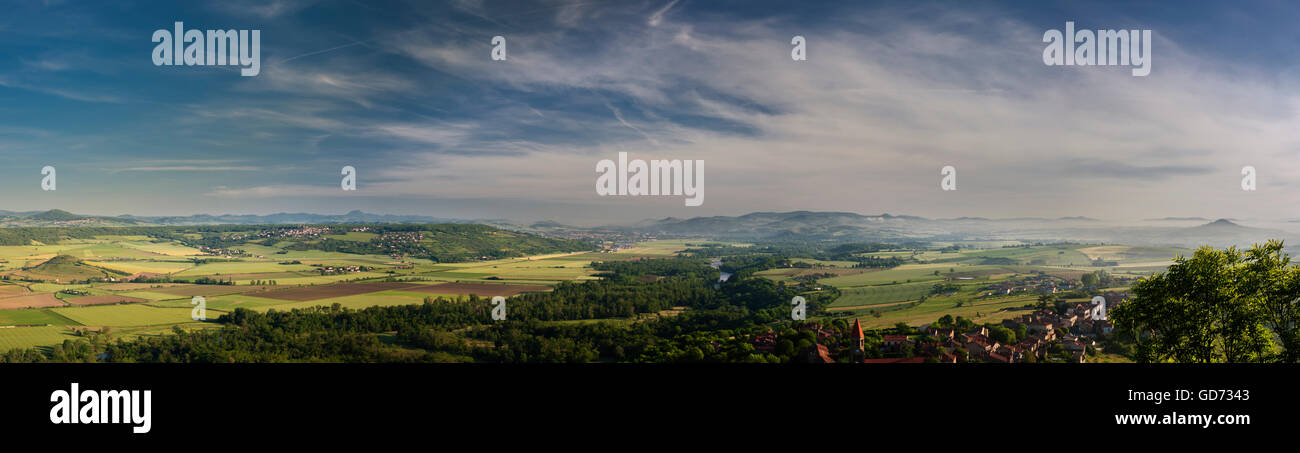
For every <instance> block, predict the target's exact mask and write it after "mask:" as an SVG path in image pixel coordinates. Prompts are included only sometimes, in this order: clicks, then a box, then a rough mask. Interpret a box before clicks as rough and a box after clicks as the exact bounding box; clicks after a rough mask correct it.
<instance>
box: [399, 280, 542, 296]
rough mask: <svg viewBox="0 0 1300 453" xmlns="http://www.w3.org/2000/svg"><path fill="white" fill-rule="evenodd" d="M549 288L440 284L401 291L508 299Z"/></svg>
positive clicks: (537, 286) (488, 284) (482, 284)
mask: <svg viewBox="0 0 1300 453" xmlns="http://www.w3.org/2000/svg"><path fill="white" fill-rule="evenodd" d="M550 289H551V287H549V286H542V285H498V284H491V283H440V284H437V285H427V286H416V287H409V288H405V289H402V291H410V292H420V293H430V294H454V295H470V294H475V295H478V296H482V297H495V296H503V297H510V296H514V295H516V294H522V293H530V292H541V291H548V290H550Z"/></svg>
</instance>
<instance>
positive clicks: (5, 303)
mask: <svg viewBox="0 0 1300 453" xmlns="http://www.w3.org/2000/svg"><path fill="white" fill-rule="evenodd" d="M64 305H65V304H64V303H63V301H60V300H59V299H57V298H55V297H54V295H53V294H49V293H46V294H33V295H30V296H17V297H6V298H4V299H0V310H12V309H16V308H44V307H62V306H64Z"/></svg>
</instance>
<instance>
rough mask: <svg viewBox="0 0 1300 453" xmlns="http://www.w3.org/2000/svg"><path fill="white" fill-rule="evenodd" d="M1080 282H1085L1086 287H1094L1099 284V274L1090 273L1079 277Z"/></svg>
mask: <svg viewBox="0 0 1300 453" xmlns="http://www.w3.org/2000/svg"><path fill="white" fill-rule="evenodd" d="M1079 282H1081V283H1083V287H1084V288H1094V287H1096V286H1097V274H1093V273H1088V274H1083V276H1082V277H1079Z"/></svg>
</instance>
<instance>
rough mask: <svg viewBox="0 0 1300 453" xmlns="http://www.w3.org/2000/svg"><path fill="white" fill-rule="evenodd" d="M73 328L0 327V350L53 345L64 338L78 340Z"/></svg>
mask: <svg viewBox="0 0 1300 453" xmlns="http://www.w3.org/2000/svg"><path fill="white" fill-rule="evenodd" d="M78 338H81V337H78V336H76V335H73V334H72V331H71V330H68V328H67V327H62V326H48V327H45V326H43V327H14V328H9V329H0V351H8V350H10V349H30V348H35V347H40V346H52V345H56V344H60V343H63V341H64V340H76V339H78Z"/></svg>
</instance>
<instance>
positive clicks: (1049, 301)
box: [1038, 294, 1056, 310]
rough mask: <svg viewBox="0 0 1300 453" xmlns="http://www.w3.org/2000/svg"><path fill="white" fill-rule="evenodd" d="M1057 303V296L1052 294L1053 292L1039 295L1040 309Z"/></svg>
mask: <svg viewBox="0 0 1300 453" xmlns="http://www.w3.org/2000/svg"><path fill="white" fill-rule="evenodd" d="M1055 303H1056V296H1054V295H1051V294H1043V295H1040V296H1038V309H1039V310H1046V309H1047V307H1048V306H1050V305H1053V304H1055Z"/></svg>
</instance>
